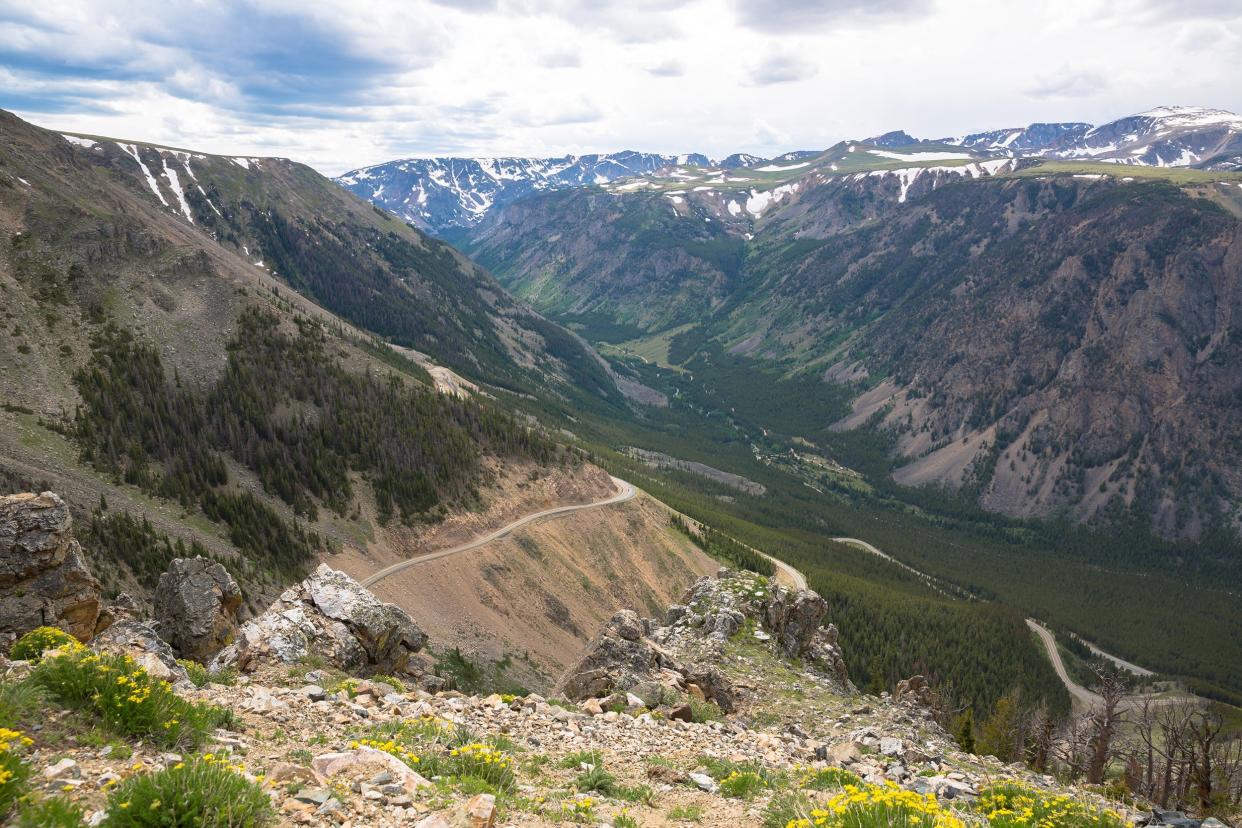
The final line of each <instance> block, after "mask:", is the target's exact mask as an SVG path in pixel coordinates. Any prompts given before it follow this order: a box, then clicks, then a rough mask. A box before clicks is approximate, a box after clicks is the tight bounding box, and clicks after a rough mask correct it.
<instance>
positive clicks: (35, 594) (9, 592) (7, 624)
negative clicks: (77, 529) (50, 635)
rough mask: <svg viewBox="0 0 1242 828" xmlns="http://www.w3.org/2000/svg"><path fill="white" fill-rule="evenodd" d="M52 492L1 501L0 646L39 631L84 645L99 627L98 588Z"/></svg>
mask: <svg viewBox="0 0 1242 828" xmlns="http://www.w3.org/2000/svg"><path fill="white" fill-rule="evenodd" d="M71 526H72V518H71V517H70V515H69V507H68V506H67V505H66V504H65V502H64V501H63V500H62V499H61V498H60V496H59V495H57V494H55V493H53V492H44V493H42V494H32V493H23V494H15V495H6V496H4V497H0V646H3V647H4V648H5V649H7V647H8V645H9V643H11V642H12V641H13V640H14V639H16V638H18V637H19V636H21V635H24V634H25V633H27V632H29V631H30V630H33V629H34V628H35V627H40V626H54V627H60V628H61V629H63V630H65V631H66V632H68V633H70V634H71V635H74V636H76V637H77V638H79V639H81V640H83V641H86V640H88V639H89V638H91V636H93V635H94V634H95V633H96V632H97V631H98V630H99V628H100V627H101V625H100V595H99V582H98V581H97V580H95V577H94V576H93V575H91V573H90V570H89V569H88V568H87V566H86V561H85V559H84V558H83V556H82V549H81V547H80V546H79V545H78V542H77V541H76V540H74V539H73V536H72V535H71V534H70V528H71Z"/></svg>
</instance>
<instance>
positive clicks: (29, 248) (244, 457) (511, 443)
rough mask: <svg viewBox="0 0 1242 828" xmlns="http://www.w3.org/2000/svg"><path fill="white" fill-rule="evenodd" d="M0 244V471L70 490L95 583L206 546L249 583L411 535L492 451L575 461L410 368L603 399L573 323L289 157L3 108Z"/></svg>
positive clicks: (519, 465)
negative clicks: (39, 121)
mask: <svg viewBox="0 0 1242 828" xmlns="http://www.w3.org/2000/svg"><path fill="white" fill-rule="evenodd" d="M0 240H2V241H3V244H2V245H0V330H2V331H3V336H0V488H3V489H4V490H20V489H28V488H31V487H37V488H42V487H45V485H46V484H51V485H52V486H54V487H55V488H56V489H57V490H58V491H62V492H64V494H65V496H66V498H67V499H68V500H69V502H70V503H71V505H72V506H73V507H74V509H75V511H76V512H77V514H78V517H79V521H80V524H81V525H82V526H83V527H84V531H87V532H90V533H91V534H92V539H93V540H94V541H95V542H97V544H99V545H103V546H105V547H107V548H108V549H109V551H110V554H112V555H113V556H114V562H115V563H116V567H115V569H114V570H110V571H109V572H107V573H104V574H106V576H107V584H108V585H109V587H110V588H111V589H113V590H116V589H127V590H129V591H132V592H136V593H139V594H141V593H142V592H143V591H144V590H147V589H150V588H151V587H152V586H153V584H152V583H151V578H153V577H154V576H158V574H159V571H160V568H161V567H162V565H163V564H166V563H167V559H168V558H169V557H171V556H173V555H174V554H177V553H178V551H179V552H180V554H186V553H187V551H188V552H189V554H195V553H197V552H200V551H201V553H202V554H209V555H212V556H215V557H219V558H221V559H222V560H225V561H227V562H229V565H230V566H232V567H234V569H235V571H236V573H237V575H238V577H239V580H241V581H242V582H243V583H244V585H245V586H246V588H247V590H248V591H249V595H250V597H251V598H253V599H257V598H261V597H262V595H263V593H264V592H265V591H266V592H267V593H268V594H270V591H271V590H272V589H275V588H278V587H279V586H280V585H281V581H282V579H284V578H286V577H289V576H290V575H292V574H293V573H294V572H295V571H296V570H297V569H298V568H300V567H302V566H304V565H305V564H306V563H307V562H308V560H311V559H313V558H315V557H317V556H319V555H321V554H328V553H329V552H330V551H335V550H338V549H340V547H341V546H342V545H344V544H357V545H361V546H364V547H366V546H368V545H370V544H375V545H376V546H377V547H378V548H390V547H389V546H388V545H389V544H392V543H397V542H400V541H402V540H403V539H404V540H405V541H406V542H408V540H409V535H410V533H411V531H412V530H411V528H410V527H408V526H406V525H405V524H406V523H410V524H419V523H421V522H423V521H428V520H430V521H433V522H434V521H438V520H442V519H443V518H444V517H445V515H451V514H454V513H456V512H457V511H458V510H461V509H464V508H470V507H472V506H474V505H476V504H477V503H478V502H479V501H480V500H481V499H482V498H485V497H486V495H487V492H488V483H489V482H490V481H491V480H492V479H493V478H494V476H495V475H496V474H497V473H498V470H499V469H505V468H507V469H508V470H509V472H510V474H512V475H513V476H514V477H517V478H519V479H525V478H526V477H527V476H528V475H534V476H536V477H542V476H545V475H549V474H551V475H568V476H570V477H573V475H574V471H573V468H574V466H575V463H576V461H573V460H571V462H569V463H568V464H563V463H562V461H563V460H567V459H570V454H569V453H568V452H567V451H566V449H565V447H564V446H560V447H556V444H555V443H554V442H553V441H552V440H551V439H550V438H549V437H548V436H547V435H546V434H543V433H542V432H541V431H540V430H539V429H538V428H534V427H532V426H533V424H532V422H530V421H528V420H527V419H525V418H523V419H521V420H518V419H516V418H514V417H512V416H509V415H508V414H506V413H505V412H504V411H503V410H502V407H501V405H499V404H497V403H493V402H491V401H487V400H486V399H485V398H484V397H483V396H482V395H481V394H474V395H472V396H471V398H470V399H457V398H455V397H452V396H449V395H438V394H436V393H434V392H433V390H432V388H433V386H434V385H435V384H436V383H435V381H434V379H433V376H432V375H431V374H429V373H428V372H427V371H426V370H424V367H423V366H424V365H430V367H431V368H432V369H433V370H434V371H436V372H437V373H439V374H442V372H443V371H445V370H447V369H444V368H443V364H448V365H451V366H453V368H455V369H456V370H457V371H459V372H460V373H463V374H466V375H468V376H469V377H471V378H472V379H473V380H475V381H476V382H477V383H478V384H479V385H480V386H481V387H482V388H483V390H484V392H486V393H490V394H492V395H493V396H495V397H500V396H502V392H501V391H500V390H499V389H500V388H501V387H502V386H503V387H507V388H511V389H514V390H518V391H520V392H521V393H524V394H538V395H541V396H540V399H542V400H545V401H558V400H562V399H565V398H568V397H573V398H574V399H575V400H585V401H586V403H592V402H593V403H594V404H599V405H614V404H615V405H620V404H621V403H620V394H619V392H617V391H616V389H615V386H614V385H613V382H612V380H611V378H610V376H609V374H608V373H607V372H606V370H605V369H604V367H603V366H602V365H601V363H600V361H599V360H598V358H597V357H596V356H595V355H594V354H593V353H592V352H591V351H590V349H589V348H588V347H586V346H585V345H584V344H583V343H582V342H581V341H580V340H579V339H578V338H577V337H575V336H573V335H572V334H570V333H569V332H567V331H565V330H564V329H562V328H559V327H558V326H556V325H554V324H552V323H550V322H548V321H547V320H545V319H543V318H542V317H540V316H538V315H537V314H535V313H534V312H532V311H531V310H529V309H528V308H526V307H525V306H523V305H521V304H519V303H517V302H515V301H513V300H512V299H511V298H510V297H509V296H508V295H507V294H506V293H505V292H504V291H503V290H502V289H501V288H500V287H499V285H497V284H496V282H495V281H494V280H493V279H492V278H491V277H490V276H488V275H487V274H486V273H485V272H484V271H482V270H481V269H479V268H478V267H477V266H475V265H473V264H472V263H470V262H469V261H468V260H466V259H465V258H463V257H462V256H460V255H459V254H457V253H456V252H455V251H453V250H452V249H451V248H448V247H447V246H446V245H444V244H443V243H441V242H438V241H435V240H433V239H430V238H429V237H427V236H425V235H423V234H422V233H421V232H419V231H416V230H414V229H412V228H410V227H408V226H406V225H404V224H403V223H401V222H399V221H397V220H396V219H395V218H393V217H392V216H390V215H388V214H385V213H383V212H382V211H379V210H377V209H375V208H374V207H372V206H371V205H369V204H366V203H365V202H363V201H361V200H359V199H356V198H355V197H353V196H352V195H350V194H348V193H347V192H345V191H344V190H342V189H341V188H339V187H337V186H336V185H334V184H333V183H332V182H330V181H329V180H327V179H325V178H323V177H322V176H319V175H318V174H316V173H315V172H313V171H312V170H310V169H309V168H308V167H305V166H302V165H299V164H294V163H292V162H289V161H286V160H283V159H256V158H237V159H234V158H227V157H220V156H208V155H204V154H201V153H194V152H191V151H186V150H180V149H172V148H166V147H157V146H152V145H147V144H142V143H134V142H126V141H114V140H110V139H104V138H95V137H83V136H67V137H66V136H62V135H59V134H57V133H55V132H51V131H48V130H44V129H40V128H38V127H36V126H33V125H31V124H28V123H25V122H23V121H21V120H20V119H18V118H16V117H14V116H12V115H10V114H8V113H0ZM291 288H292V289H291ZM312 300H313V301H312ZM334 311H335V313H334ZM381 336H384V337H388V338H390V339H391V340H392V341H393V342H394V343H396V346H405V347H400V348H398V347H396V346H394V347H389V346H387V345H386V344H385V343H384V342H383V340H382V339H381ZM414 348H417V349H418V351H420V352H421V354H419V353H415V351H413V350H412V349H414ZM425 354H430V355H431V357H432V358H434V360H437V361H439V362H440V363H442V364H440V365H431V364H430V363H429V362H428V358H427V357H426V356H424V355H425ZM595 390H598V392H599V395H598V396H596V395H595V394H594V391H595ZM601 400H602V401H603V402H601ZM532 479H533V478H532ZM96 509H97V510H98V511H97V513H96V514H97V516H98V519H97V520H96V519H90V515H91V512H92V510H96ZM123 513H129V514H131V515H133V516H134V518H133V520H130V519H129V518H126V517H125V516H124V514H123ZM164 538H168V541H167V542H165V541H164ZM178 542H181V543H183V544H184V545H183V546H181V547H179V548H175V547H174V544H175V543H178ZM404 551H405V552H406V553H408V552H409V551H410V550H409V548H408V547H407V548H405V549H404Z"/></svg>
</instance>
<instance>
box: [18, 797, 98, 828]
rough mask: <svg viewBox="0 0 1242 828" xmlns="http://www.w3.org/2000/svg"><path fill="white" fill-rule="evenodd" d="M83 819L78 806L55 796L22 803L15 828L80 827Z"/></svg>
mask: <svg viewBox="0 0 1242 828" xmlns="http://www.w3.org/2000/svg"><path fill="white" fill-rule="evenodd" d="M85 819H86V814H85V813H83V811H82V808H81V807H80V806H78V805H77V804H76V803H74V802H71V801H69V800H68V799H65V798H63V797H59V796H56V797H50V798H46V799H37V800H34V801H33V802H29V803H23V804H22V806H21V809H20V810H19V811H18V814H17V828H82V822H83V821H84V820H85Z"/></svg>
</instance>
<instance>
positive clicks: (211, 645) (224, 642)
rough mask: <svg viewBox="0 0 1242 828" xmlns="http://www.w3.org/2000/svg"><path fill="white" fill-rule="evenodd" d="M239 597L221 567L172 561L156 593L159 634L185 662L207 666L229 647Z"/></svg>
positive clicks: (212, 563) (204, 562) (190, 560)
mask: <svg viewBox="0 0 1242 828" xmlns="http://www.w3.org/2000/svg"><path fill="white" fill-rule="evenodd" d="M241 602H242V594H241V590H240V589H238V587H237V582H236V581H234V580H233V577H232V576H231V575H229V573H228V571H227V570H225V568H224V567H223V566H221V565H220V564H218V563H216V562H215V561H210V560H208V559H206V558H204V557H201V556H198V557H194V558H176V559H174V560H173V562H172V563H171V564H169V567H168V571H167V572H165V573H164V574H163V575H161V576H160V583H159V586H158V587H156V590H155V618H156V620H158V621H159V631H160V635H161V636H162V637H163V639H164V640H165V641H167V642H168V643H169V644H170V645H171V646H172V647H173V649H174V650H176V651H177V652H179V653H180V654H181V655H182V656H183V657H184V658H189V659H193V660H194V661H199V662H204V663H205V662H207V661H209V660H210V659H211V657H212V656H214V655H215V654H216V653H218V652H220V651H221V650H222V649H224V648H225V647H227V646H228V645H229V644H231V643H233V639H234V638H235V637H236V634H237V610H238V609H239V608H240V607H241Z"/></svg>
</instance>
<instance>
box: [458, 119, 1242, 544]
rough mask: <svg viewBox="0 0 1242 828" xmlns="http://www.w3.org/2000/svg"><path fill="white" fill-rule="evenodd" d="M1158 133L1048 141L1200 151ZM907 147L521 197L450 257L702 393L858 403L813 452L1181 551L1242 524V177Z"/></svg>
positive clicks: (814, 415) (824, 425)
mask: <svg viewBox="0 0 1242 828" xmlns="http://www.w3.org/2000/svg"><path fill="white" fill-rule="evenodd" d="M1188 118H1189V116H1188V115H1185V114H1184V113H1183V114H1182V115H1178V116H1177V117H1176V118H1175V119H1174V120H1175V121H1176V122H1177V123H1181V122H1182V121H1183V120H1185V119H1188ZM1211 120H1212V123H1213V126H1211V127H1210V131H1212V134H1214V135H1216V134H1217V133H1216V130H1217V129H1218V126H1216V124H1217V122H1218V121H1219V119H1218V118H1217V117H1216V116H1212V118H1211ZM1131 121H1134V119H1131ZM1152 123H1153V122H1152V117H1150V116H1143V117H1141V118H1139V119H1138V120H1137V121H1134V122H1133V123H1128V124H1121V123H1119V125H1110V126H1109V127H1107V128H1099V129H1096V130H1082V129H1080V128H1077V127H1072V126H1066V127H1065V128H1064V129H1060V130H1058V129H1051V128H1048V129H1045V128H1042V127H1039V128H1032V130H1031V131H1032V133H1034V132H1041V133H1042V135H1043V137H1042V138H1041V139H1040V140H1043V139H1048V140H1049V141H1050V143H1048V144H1047V146H1046V147H1044V150H1045V151H1046V152H1047V153H1048V154H1049V155H1051V154H1052V153H1053V152H1056V153H1061V154H1068V151H1067V150H1064V149H1055V148H1057V147H1062V148H1063V147H1064V146H1065V144H1064V140H1066V139H1067V136H1070V135H1073V134H1076V133H1081V135H1079V137H1078V138H1077V139H1075V140H1077V141H1080V142H1085V143H1083V144H1082V145H1083V146H1087V145H1091V144H1092V142H1095V143H1098V142H1100V141H1109V142H1110V143H1112V144H1116V143H1118V142H1117V141H1116V140H1115V138H1114V136H1115V135H1116V134H1117V133H1118V132H1119V131H1122V130H1128V132H1127V135H1137V137H1136V138H1135V139H1134V140H1133V141H1131V142H1130V143H1125V142H1122V143H1123V144H1124V145H1125V146H1127V147H1128V146H1134V147H1136V148H1137V147H1141V148H1142V152H1141V154H1139V155H1133V154H1128V155H1126V156H1125V157H1126V158H1140V157H1142V158H1146V157H1157V156H1159V157H1163V155H1162V153H1170V152H1172V149H1170V148H1171V147H1172V146H1173V145H1174V143H1175V142H1176V143H1177V144H1178V145H1179V146H1181V147H1183V149H1184V148H1185V147H1186V146H1190V145H1192V144H1191V142H1192V140H1196V141H1198V143H1193V146H1197V147H1203V146H1205V143H1204V142H1205V141H1207V140H1208V139H1206V138H1203V135H1202V134H1201V133H1196V132H1195V131H1194V129H1193V128H1192V127H1191V126H1184V127H1183V126H1178V127H1176V128H1174V127H1172V126H1169V125H1168V123H1167V122H1166V124H1165V126H1161V127H1159V128H1156V127H1153V125H1152ZM1194 123H1195V124H1196V125H1199V126H1202V123H1201V122H1200V121H1199V120H1195V122H1194ZM1140 126H1141V127H1143V129H1140ZM1224 129H1232V127H1228V126H1226V127H1224ZM1144 130H1145V131H1144ZM1187 130H1189V131H1187ZM1054 133H1060V137H1059V138H1058V137H1056V135H1055V134H1054ZM1195 135H1199V136H1200V138H1202V140H1199V139H1195V138H1194V136H1195ZM908 138H909V137H908V136H905V137H900V136H896V135H891V134H890V135H887V136H881V137H879V138H877V139H875V140H874V141H872V142H855V143H843V144H839V145H837V146H835V147H832V148H830V149H829V150H827V151H825V152H823V153H820V154H818V155H816V156H815V157H813V158H810V159H806V160H801V161H795V162H792V163H766V164H764V165H760V166H753V167H749V168H744V169H736V170H732V171H718V170H703V169H696V168H692V167H689V166H677V167H671V168H667V169H665V170H662V171H660V172H658V173H655V174H650V175H646V176H642V177H636V178H631V179H626V180H623V181H616V182H612V183H610V184H605V185H601V186H599V187H591V188H579V189H576V190H570V191H564V192H559V193H554V194H547V195H543V196H539V197H535V198H529V199H525V200H522V201H519V202H515V203H513V204H510V205H508V206H506V207H505V208H503V209H501V210H497V211H495V212H493V213H491V214H489V215H488V216H486V217H485V218H484V219H483V220H482V221H481V222H480V223H478V224H477V225H474V226H473V227H472V228H470V229H469V231H467V232H466V233H464V234H463V235H462V236H461V237H460V238H459V243H460V244H461V245H462V246H463V249H464V250H465V251H466V252H467V253H469V254H470V255H472V256H473V257H475V258H476V259H478V260H479V261H480V262H481V263H483V264H484V265H486V266H488V267H490V268H491V269H492V270H493V272H495V273H496V274H497V276H498V278H499V279H500V280H501V282H502V283H503V284H504V285H505V286H506V287H507V288H508V289H510V290H511V291H513V292H514V293H515V294H516V295H518V296H519V297H521V298H524V299H526V300H527V301H529V302H531V303H532V304H533V305H534V306H535V307H536V308H538V309H540V310H541V311H543V312H544V313H546V314H549V315H550V316H551V317H552V318H555V319H557V320H559V321H560V322H562V323H563V324H567V325H571V326H575V325H576V326H578V328H579V330H580V331H581V332H582V333H583V335H584V336H586V337H587V338H588V339H593V340H596V341H604V342H606V341H613V342H617V341H621V342H623V343H624V345H623V348H624V351H625V352H628V353H630V354H633V353H641V354H647V355H649V354H652V353H653V352H654V353H657V354H659V357H658V362H660V363H662V364H664V365H666V366H671V367H673V368H677V369H678V370H684V371H687V372H688V373H690V374H693V376H694V377H695V378H696V381H698V382H700V383H711V382H712V381H713V377H714V376H715V375H716V372H717V371H718V370H719V369H720V367H721V366H720V363H721V361H722V360H724V361H729V360H736V359H744V360H746V361H748V362H749V363H752V364H755V365H760V366H768V367H769V368H770V369H772V370H773V371H774V372H775V374H774V376H775V377H776V378H784V379H786V380H788V379H789V378H790V377H795V376H816V377H819V378H820V379H822V380H824V381H826V382H827V383H828V384H829V385H831V386H835V387H837V388H839V389H840V394H841V397H842V398H843V399H845V400H847V401H848V406H847V407H846V408H840V407H838V405H839V403H829V404H818V406H817V404H816V403H815V402H812V401H810V400H807V399H804V400H803V401H802V403H801V404H802V405H803V406H805V407H806V409H807V411H808V413H809V414H811V420H812V421H814V420H816V419H818V423H819V425H818V426H810V427H804V429H807V428H809V430H803V431H802V432H801V433H800V434H799V435H798V436H800V437H802V438H804V439H809V440H812V441H816V442H818V441H819V440H825V441H827V442H832V438H831V437H830V436H829V432H830V431H831V429H829V426H830V425H832V428H834V429H838V430H852V429H856V428H860V427H861V428H865V429H870V430H873V431H874V432H876V433H879V434H883V435H885V438H886V439H889V440H891V441H892V445H891V446H890V449H889V452H890V456H891V458H892V463H893V466H892V468H891V469H890V470H889V472H888V473H889V474H891V475H892V477H893V479H895V480H896V481H898V482H900V483H902V484H904V485H907V486H928V485H931V486H946V487H949V488H951V489H953V490H956V491H958V492H961V493H964V494H966V495H967V496H968V497H969V498H970V499H972V500H974V501H975V502H977V503H978V504H979V505H981V506H983V507H984V508H986V509H990V510H994V511H998V512H1002V513H1005V514H1010V515H1016V516H1028V517H1029V516H1043V517H1052V516H1057V515H1063V516H1065V517H1068V518H1071V519H1074V520H1078V521H1087V522H1100V521H1103V522H1109V521H1116V520H1129V519H1137V520H1138V521H1140V522H1141V523H1143V524H1144V525H1147V526H1149V527H1151V528H1154V529H1155V531H1156V532H1158V533H1159V534H1161V535H1164V536H1166V537H1171V538H1203V537H1206V536H1209V535H1210V534H1211V533H1212V532H1214V531H1216V530H1217V529H1219V528H1222V527H1227V526H1231V525H1233V524H1234V522H1235V521H1236V520H1237V519H1238V513H1237V511H1236V507H1235V506H1234V504H1236V503H1237V502H1238V499H1239V497H1242V480H1240V479H1238V478H1237V476H1236V475H1235V474H1234V472H1233V466H1234V461H1233V460H1231V459H1228V458H1230V457H1231V456H1232V454H1231V452H1232V449H1231V448H1228V447H1230V446H1234V445H1239V444H1242V443H1239V439H1240V438H1242V434H1238V433H1235V429H1234V425H1233V422H1234V418H1232V417H1230V416H1229V415H1228V413H1227V412H1228V410H1229V407H1230V406H1231V405H1232V404H1233V403H1232V400H1234V399H1235V394H1237V393H1238V392H1239V389H1240V388H1242V385H1240V384H1239V383H1242V377H1239V375H1237V374H1236V372H1235V371H1234V370H1233V369H1232V367H1231V366H1234V365H1236V364H1238V361H1239V360H1242V353H1234V350H1233V349H1234V347H1235V343H1236V342H1239V341H1242V337H1237V336H1235V335H1234V334H1233V333H1232V331H1233V325H1234V322H1233V321H1232V320H1234V319H1239V318H1242V306H1239V305H1238V304H1237V300H1238V297H1239V296H1240V295H1242V294H1240V293H1239V290H1242V283H1239V281H1238V277H1239V273H1240V272H1242V271H1240V269H1239V259H1238V256H1239V250H1242V224H1240V222H1239V218H1240V217H1242V177H1239V176H1238V174H1237V173H1230V172H1223V171H1207V170H1192V169H1187V168H1182V167H1170V166H1158V165H1155V164H1146V165H1137V164H1136V165H1122V164H1119V163H1116V162H1115V160H1114V159H1112V158H1111V157H1098V158H1095V157H1093V158H1091V159H1090V160H1088V161H1082V160H1077V159H1073V160H1070V159H1060V158H1051V157H1041V158H1031V157H1024V156H1018V157H1014V156H1013V155H1010V154H1009V152H1013V153H1016V152H1017V150H1016V149H1015V150H1010V151H1009V152H1006V153H1005V154H1002V153H1001V152H999V151H997V150H996V149H994V148H992V147H991V146H985V144H986V141H985V140H984V139H983V138H982V137H979V136H972V137H969V138H967V139H960V140H958V141H957V142H956V143H950V142H948V141H944V140H942V141H938V142H931V141H919V142H915V143H913V144H910V143H903V142H907V141H908ZM1011 138H1012V140H1010V139H1011ZM1218 139H1219V135H1217V138H1213V139H1211V140H1214V141H1218ZM1000 141H1002V142H1003V141H1009V142H1010V144H1011V145H1026V146H1030V145H1033V144H1035V143H1038V141H1037V139H1036V137H1035V136H1034V135H1033V134H1030V135H1027V136H1025V137H1024V136H1020V135H1013V134H1012V133H1008V134H1006V135H1004V136H1003V137H1002V138H1000ZM1162 142H1163V143H1162ZM1214 146H1215V145H1214ZM1137 151H1138V150H1137V149H1135V150H1129V151H1128V152H1131V153H1133V152H1137ZM1182 152H1183V150H1178V153H1182ZM1218 157H1219V156H1212V158H1218ZM1178 158H1179V159H1180V158H1182V156H1181V155H1180V154H1179V155H1178ZM1216 163H1217V162H1213V165H1216ZM617 330H625V331H628V334H626V335H625V336H624V337H623V339H622V340H616V339H615V338H613V339H610V338H612V337H615V334H614V333H613V331H617ZM656 343H661V345H660V347H659V349H657V350H655V351H653V347H654V346H655V344H656ZM712 365H715V368H712V367H710V366H712ZM768 424H769V425H771V421H769V423H768Z"/></svg>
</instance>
